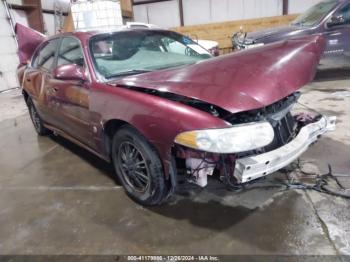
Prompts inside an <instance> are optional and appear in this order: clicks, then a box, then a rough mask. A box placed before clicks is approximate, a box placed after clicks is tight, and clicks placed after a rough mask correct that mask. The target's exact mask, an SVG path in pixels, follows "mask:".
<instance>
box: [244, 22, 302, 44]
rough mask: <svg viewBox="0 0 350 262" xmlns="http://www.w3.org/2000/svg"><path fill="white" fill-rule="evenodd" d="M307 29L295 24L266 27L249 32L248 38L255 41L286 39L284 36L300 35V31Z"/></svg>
mask: <svg viewBox="0 0 350 262" xmlns="http://www.w3.org/2000/svg"><path fill="white" fill-rule="evenodd" d="M303 31H305V29H303V28H301V27H298V26H294V25H288V26H279V27H274V28H269V29H264V30H260V31H256V32H252V33H248V35H247V38H248V39H249V40H253V41H258V42H259V41H263V40H264V39H267V38H269V39H281V40H282V39H284V36H287V35H288V36H289V37H291V36H294V35H298V34H299V33H300V32H303Z"/></svg>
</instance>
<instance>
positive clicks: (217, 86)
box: [112, 36, 325, 113]
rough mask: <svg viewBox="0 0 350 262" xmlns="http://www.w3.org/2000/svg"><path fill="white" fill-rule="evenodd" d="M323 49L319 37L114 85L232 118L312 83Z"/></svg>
mask: <svg viewBox="0 0 350 262" xmlns="http://www.w3.org/2000/svg"><path fill="white" fill-rule="evenodd" d="M324 47H325V41H324V39H323V38H322V37H321V36H313V37H308V38H306V39H305V38H304V39H293V40H288V41H284V42H278V43H273V44H269V45H265V46H263V47H258V48H255V49H250V50H245V51H241V52H237V53H234V54H230V55H225V56H221V57H218V58H212V59H208V60H205V61H202V62H199V63H197V64H194V65H189V66H183V67H178V68H172V69H167V70H159V71H154V72H150V73H144V74H140V75H134V76H130V77H126V78H123V79H119V80H115V81H114V82H112V84H113V85H117V86H118V85H121V86H133V87H142V88H147V89H154V90H157V91H159V92H166V93H172V94H178V95H181V96H186V97H189V98H193V99H198V100H202V101H204V102H207V103H210V104H213V105H216V106H218V107H221V108H223V109H225V110H227V111H230V112H232V113H235V112H240V111H247V110H252V109H258V108H261V107H265V106H268V105H270V104H272V103H274V102H276V101H278V100H280V99H282V98H284V97H286V96H288V95H290V94H291V93H293V92H295V91H296V90H298V89H299V88H301V87H302V86H304V85H305V84H307V83H308V82H310V81H311V80H312V79H313V77H314V75H315V72H316V68H317V65H318V62H319V59H320V56H321V53H322V52H323V50H324Z"/></svg>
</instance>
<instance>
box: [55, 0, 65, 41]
mask: <svg viewBox="0 0 350 262" xmlns="http://www.w3.org/2000/svg"><path fill="white" fill-rule="evenodd" d="M53 9H54V23H55V33H56V34H58V33H61V31H62V28H63V22H64V19H63V10H62V6H61V4H60V3H59V1H57V0H55V2H54V4H53Z"/></svg>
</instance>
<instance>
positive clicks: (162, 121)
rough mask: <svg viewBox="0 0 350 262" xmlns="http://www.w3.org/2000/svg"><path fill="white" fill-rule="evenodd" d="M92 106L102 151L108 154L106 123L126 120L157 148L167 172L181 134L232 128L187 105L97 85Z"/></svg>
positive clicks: (98, 141) (98, 142)
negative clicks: (174, 147) (198, 130)
mask: <svg viewBox="0 0 350 262" xmlns="http://www.w3.org/2000/svg"><path fill="white" fill-rule="evenodd" d="M90 103H91V104H90V105H91V110H92V111H93V112H92V116H93V120H92V125H93V126H96V127H97V129H98V134H97V136H96V139H95V143H96V146H97V147H98V148H99V151H101V152H104V153H105V154H106V151H105V148H104V144H103V126H104V123H106V122H107V121H108V120H111V119H118V120H123V121H125V122H127V123H129V124H130V125H132V126H133V127H135V128H136V129H137V130H138V131H139V132H140V133H141V134H142V135H143V136H145V137H146V139H147V140H148V141H149V142H150V143H151V144H153V145H154V146H155V148H156V149H157V151H158V153H159V155H160V157H161V159H162V160H163V164H164V168H165V171H167V170H168V169H167V167H168V165H169V161H170V157H171V148H172V146H173V144H174V139H175V137H176V135H178V134H179V133H180V132H184V131H189V130H195V129H206V128H224V127H228V126H230V124H229V123H227V122H225V121H223V120H221V119H219V118H217V117H214V116H212V115H210V114H208V113H205V112H202V111H200V110H198V109H195V108H192V107H190V106H187V105H183V104H180V103H177V102H173V101H170V100H167V99H164V98H160V97H156V96H152V95H149V94H145V93H142V92H137V91H133V90H129V89H126V88H123V87H118V86H111V85H106V84H100V83H96V84H95V85H94V88H93V89H92V93H91V100H90Z"/></svg>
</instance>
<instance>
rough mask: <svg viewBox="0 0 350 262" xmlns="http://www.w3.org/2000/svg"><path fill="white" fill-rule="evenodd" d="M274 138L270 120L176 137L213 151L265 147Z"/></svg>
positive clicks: (186, 133) (228, 151) (192, 145)
mask: <svg viewBox="0 0 350 262" xmlns="http://www.w3.org/2000/svg"><path fill="white" fill-rule="evenodd" d="M273 138H274V132H273V128H272V126H271V125H270V123H268V122H256V123H249V124H242V125H237V126H233V127H229V128H223V129H206V130H195V131H188V132H184V133H181V134H179V135H178V136H177V137H176V138H175V142H176V143H177V144H180V145H183V146H187V147H190V148H194V149H198V150H202V151H206V152H212V153H223V154H228V153H239V152H245V151H249V150H253V149H257V148H261V147H264V146H266V145H268V144H270V143H271V142H272V140H273Z"/></svg>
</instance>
